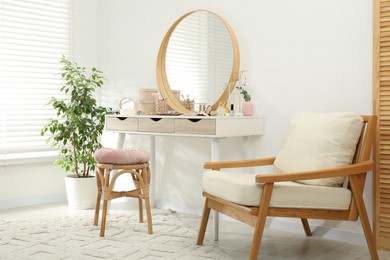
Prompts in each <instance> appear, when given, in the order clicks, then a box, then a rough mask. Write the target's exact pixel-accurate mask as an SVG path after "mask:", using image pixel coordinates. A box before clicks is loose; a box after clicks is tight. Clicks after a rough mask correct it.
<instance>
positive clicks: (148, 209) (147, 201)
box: [145, 197, 153, 234]
mask: <svg viewBox="0 0 390 260" xmlns="http://www.w3.org/2000/svg"><path fill="white" fill-rule="evenodd" d="M145 204H146V205H145V206H146V216H147V218H148V233H149V234H153V227H152V213H151V211H150V201H149V197H148V198H145Z"/></svg>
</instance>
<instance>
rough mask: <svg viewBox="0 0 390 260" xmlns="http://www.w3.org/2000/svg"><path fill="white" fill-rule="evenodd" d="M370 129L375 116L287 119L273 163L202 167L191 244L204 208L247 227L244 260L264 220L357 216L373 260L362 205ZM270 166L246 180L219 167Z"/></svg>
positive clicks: (251, 256) (310, 115)
mask: <svg viewBox="0 0 390 260" xmlns="http://www.w3.org/2000/svg"><path fill="white" fill-rule="evenodd" d="M375 128H376V117H375V116H358V115H354V114H353V113H301V114H298V115H297V116H295V117H294V119H293V120H292V125H291V127H290V129H289V131H288V134H287V137H286V138H285V140H284V142H283V145H282V147H281V150H280V151H279V153H278V155H277V156H276V157H273V158H266V159H255V160H241V161H229V162H207V163H205V164H204V168H205V169H208V171H206V172H205V173H204V175H203V196H204V197H205V204H204V209H203V214H202V219H201V224H200V229H199V234H198V239H197V244H198V245H202V244H203V240H204V236H205V231H206V227H207V222H208V218H209V214H210V209H213V210H215V211H217V212H220V213H223V214H225V215H228V216H230V217H232V218H235V219H237V220H239V221H242V222H244V223H246V224H249V225H251V226H253V227H254V228H255V229H254V234H253V240H252V246H251V249H250V253H249V259H256V258H257V256H258V253H259V250H260V245H261V240H262V235H263V231H264V225H265V221H266V218H267V217H290V218H300V219H301V222H302V225H303V230H304V232H305V234H306V236H311V235H312V233H311V230H310V226H309V223H308V219H326V220H346V221H356V220H357V219H358V217H360V221H361V224H362V228H363V231H364V234H365V238H366V241H367V244H368V248H369V251H370V254H371V258H372V259H378V254H377V251H376V246H375V243H374V239H373V235H372V232H371V227H370V223H369V220H368V216H367V211H366V208H365V204H364V200H363V196H362V194H363V189H364V184H365V179H366V174H367V172H368V171H371V170H372V169H373V162H372V161H371V160H370V154H371V150H372V146H373V142H374V133H375ZM265 165H273V169H274V172H275V173H272V174H257V175H253V174H248V173H242V172H230V171H229V172H228V171H222V169H227V168H241V167H253V166H265Z"/></svg>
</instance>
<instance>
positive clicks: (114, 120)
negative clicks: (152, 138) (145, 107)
mask: <svg viewBox="0 0 390 260" xmlns="http://www.w3.org/2000/svg"><path fill="white" fill-rule="evenodd" d="M106 130H117V131H130V132H138V118H135V117H121V116H118V117H115V116H110V117H106Z"/></svg>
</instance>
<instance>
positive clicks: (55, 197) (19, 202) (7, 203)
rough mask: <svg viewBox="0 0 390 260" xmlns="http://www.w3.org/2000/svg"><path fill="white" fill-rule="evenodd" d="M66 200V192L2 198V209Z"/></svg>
mask: <svg viewBox="0 0 390 260" xmlns="http://www.w3.org/2000/svg"><path fill="white" fill-rule="evenodd" d="M62 201H66V193H65V192H63V193H56V194H49V195H41V196H33V197H23V198H13V199H3V200H0V209H9V208H19V207H26V206H35V205H40V204H47V203H54V202H62Z"/></svg>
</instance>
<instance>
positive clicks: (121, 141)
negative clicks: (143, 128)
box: [116, 133, 126, 149]
mask: <svg viewBox="0 0 390 260" xmlns="http://www.w3.org/2000/svg"><path fill="white" fill-rule="evenodd" d="M125 137H126V134H125V133H119V134H118V139H117V141H116V148H117V149H123V146H124V144H125Z"/></svg>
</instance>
